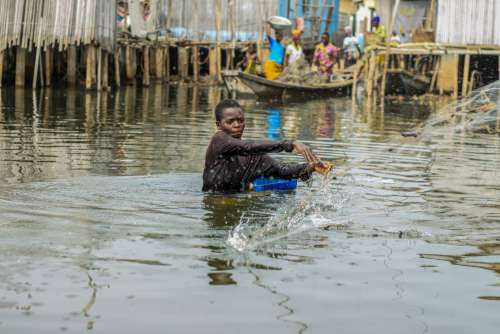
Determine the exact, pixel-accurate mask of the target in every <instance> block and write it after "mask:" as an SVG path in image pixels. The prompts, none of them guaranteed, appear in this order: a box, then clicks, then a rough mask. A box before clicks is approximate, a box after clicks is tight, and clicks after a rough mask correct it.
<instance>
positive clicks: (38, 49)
mask: <svg viewBox="0 0 500 334" xmlns="http://www.w3.org/2000/svg"><path fill="white" fill-rule="evenodd" d="M41 36H42V29H38V38H37V43H36V56H35V68H34V69H33V89H36V85H37V84H38V72H39V71H38V66H40V52H41V45H40V38H41ZM1 85H2V84H1V83H0V86H1Z"/></svg>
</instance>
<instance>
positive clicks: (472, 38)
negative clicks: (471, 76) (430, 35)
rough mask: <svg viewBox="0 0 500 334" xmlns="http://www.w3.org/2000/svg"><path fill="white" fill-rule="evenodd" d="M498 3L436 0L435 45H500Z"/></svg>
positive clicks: (489, 0)
mask: <svg viewBox="0 0 500 334" xmlns="http://www.w3.org/2000/svg"><path fill="white" fill-rule="evenodd" d="M499 16H500V1H498V0H474V1H472V0H439V2H438V13H437V27H436V42H438V43H448V44H487V45H500V23H499Z"/></svg>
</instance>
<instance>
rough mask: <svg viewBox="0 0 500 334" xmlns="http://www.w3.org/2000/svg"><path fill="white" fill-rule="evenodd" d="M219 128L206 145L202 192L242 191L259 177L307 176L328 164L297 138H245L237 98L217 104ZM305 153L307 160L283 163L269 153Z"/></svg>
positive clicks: (286, 177) (241, 112)
mask: <svg viewBox="0 0 500 334" xmlns="http://www.w3.org/2000/svg"><path fill="white" fill-rule="evenodd" d="M215 120H216V124H217V128H218V131H217V132H216V133H215V134H214V135H213V137H212V140H211V141H210V144H209V146H208V148H207V153H206V157H205V170H204V171H203V191H215V192H240V191H245V190H248V189H249V186H250V184H251V183H252V182H253V181H254V180H255V179H256V178H258V177H276V178H282V179H296V178H300V179H303V180H305V179H308V178H310V177H311V174H312V172H314V171H320V172H321V170H322V169H324V168H325V165H324V164H323V163H322V162H320V161H319V160H318V158H317V157H316V156H315V155H314V153H313V152H312V151H311V149H310V148H309V147H308V146H306V145H304V144H302V143H299V142H297V141H291V140H285V141H258V142H253V141H246V140H242V139H241V137H242V135H243V131H244V130H245V116H244V113H243V108H242V107H241V106H240V104H239V103H238V102H237V101H235V100H224V101H222V102H220V103H219V104H218V105H217V106H216V107H215ZM293 150H295V151H296V152H297V153H299V154H302V155H303V156H304V158H305V159H306V161H307V163H303V164H283V163H280V162H278V161H276V160H274V159H273V158H271V157H270V156H269V155H267V153H274V152H282V151H286V152H292V151H293Z"/></svg>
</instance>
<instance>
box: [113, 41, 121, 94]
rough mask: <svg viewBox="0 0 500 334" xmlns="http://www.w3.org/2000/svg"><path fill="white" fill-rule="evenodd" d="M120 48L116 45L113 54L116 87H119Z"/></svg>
mask: <svg viewBox="0 0 500 334" xmlns="http://www.w3.org/2000/svg"><path fill="white" fill-rule="evenodd" d="M120 50H121V49H120V47H117V48H116V50H115V54H114V60H115V84H116V87H120Z"/></svg>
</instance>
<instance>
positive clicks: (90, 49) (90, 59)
mask: <svg viewBox="0 0 500 334" xmlns="http://www.w3.org/2000/svg"><path fill="white" fill-rule="evenodd" d="M86 52H87V63H86V65H85V67H86V68H85V88H86V89H92V81H93V77H94V74H93V72H95V68H94V67H95V59H94V54H95V52H94V46H93V45H91V44H89V45H87V50H86Z"/></svg>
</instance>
